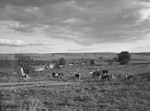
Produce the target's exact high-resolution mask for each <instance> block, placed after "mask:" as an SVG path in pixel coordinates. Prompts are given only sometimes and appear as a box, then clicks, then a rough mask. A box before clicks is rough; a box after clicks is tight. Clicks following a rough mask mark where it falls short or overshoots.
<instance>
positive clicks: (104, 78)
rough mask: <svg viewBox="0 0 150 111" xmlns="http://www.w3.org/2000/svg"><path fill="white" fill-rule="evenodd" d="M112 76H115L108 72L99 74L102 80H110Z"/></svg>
mask: <svg viewBox="0 0 150 111" xmlns="http://www.w3.org/2000/svg"><path fill="white" fill-rule="evenodd" d="M114 78H115V76H114V75H113V74H109V75H106V74H104V75H102V76H101V78H100V79H102V80H106V79H107V80H110V79H114Z"/></svg>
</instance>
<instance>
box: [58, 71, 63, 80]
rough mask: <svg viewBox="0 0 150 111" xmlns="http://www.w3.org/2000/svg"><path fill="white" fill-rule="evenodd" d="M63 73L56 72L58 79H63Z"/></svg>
mask: <svg viewBox="0 0 150 111" xmlns="http://www.w3.org/2000/svg"><path fill="white" fill-rule="evenodd" d="M63 77H64V73H63V72H60V71H59V72H58V79H63Z"/></svg>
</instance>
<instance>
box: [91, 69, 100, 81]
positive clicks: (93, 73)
mask: <svg viewBox="0 0 150 111" xmlns="http://www.w3.org/2000/svg"><path fill="white" fill-rule="evenodd" d="M90 74H91V75H92V77H93V78H96V77H98V78H99V79H100V77H101V75H102V71H92V72H90Z"/></svg>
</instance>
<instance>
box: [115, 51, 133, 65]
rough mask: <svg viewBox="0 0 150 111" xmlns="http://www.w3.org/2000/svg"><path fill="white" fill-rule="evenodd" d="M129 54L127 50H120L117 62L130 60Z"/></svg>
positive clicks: (121, 62)
mask: <svg viewBox="0 0 150 111" xmlns="http://www.w3.org/2000/svg"><path fill="white" fill-rule="evenodd" d="M130 58H131V55H130V54H129V52H127V51H122V52H121V53H119V54H118V59H117V60H118V62H120V64H122V65H124V64H127V63H128V62H129V61H130Z"/></svg>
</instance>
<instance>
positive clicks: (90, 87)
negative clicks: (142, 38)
mask: <svg viewBox="0 0 150 111" xmlns="http://www.w3.org/2000/svg"><path fill="white" fill-rule="evenodd" d="M116 55H117V54H116V53H90V54H88V53H83V54H77V53H76V54H29V56H31V57H32V58H33V59H34V60H36V61H37V64H44V63H49V62H51V61H52V60H54V59H55V60H58V59H59V58H60V57H63V58H65V59H66V60H67V62H72V61H73V62H76V64H75V65H74V66H73V67H67V66H66V67H64V68H61V69H52V70H46V71H43V72H37V73H32V74H30V76H31V79H30V80H28V81H26V80H24V79H23V78H22V76H21V75H20V74H13V72H14V71H15V69H13V67H11V68H10V67H1V68H0V83H5V82H8V83H10V82H14V83H15V82H39V81H54V82H60V81H59V80H54V79H53V78H52V77H51V75H50V73H51V72H53V71H58V70H60V71H62V72H64V74H65V76H64V79H63V80H62V81H61V82H68V83H69V82H75V83H78V84H68V85H67V84H66V85H49V84H45V85H41V86H38V85H32V86H27V87H21V86H17V85H16V86H13V87H11V86H8V87H3V86H0V92H1V106H2V108H3V110H2V111H22V110H23V109H26V111H38V109H40V108H41V109H42V108H43V111H44V109H45V111H46V109H47V110H49V111H149V110H150V53H134V54H131V61H130V63H129V64H128V65H119V64H118V63H116V62H112V59H113V58H114V57H116ZM0 57H2V58H5V57H6V58H7V60H14V55H0ZM100 57H102V59H100ZM91 59H94V60H96V61H97V62H98V64H97V65H94V66H91V65H90V64H89V61H90V60H91ZM84 60H87V61H88V62H87V63H84V64H82V63H83V61H84ZM95 69H97V70H101V69H109V71H110V73H111V74H114V75H115V77H116V79H114V80H110V81H99V80H93V79H92V78H91V76H90V75H89V72H90V71H92V70H95ZM74 72H79V73H81V74H82V78H81V80H75V79H74ZM125 75H137V76H136V77H137V78H136V79H135V80H132V81H127V80H125ZM27 109H28V110H27Z"/></svg>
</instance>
